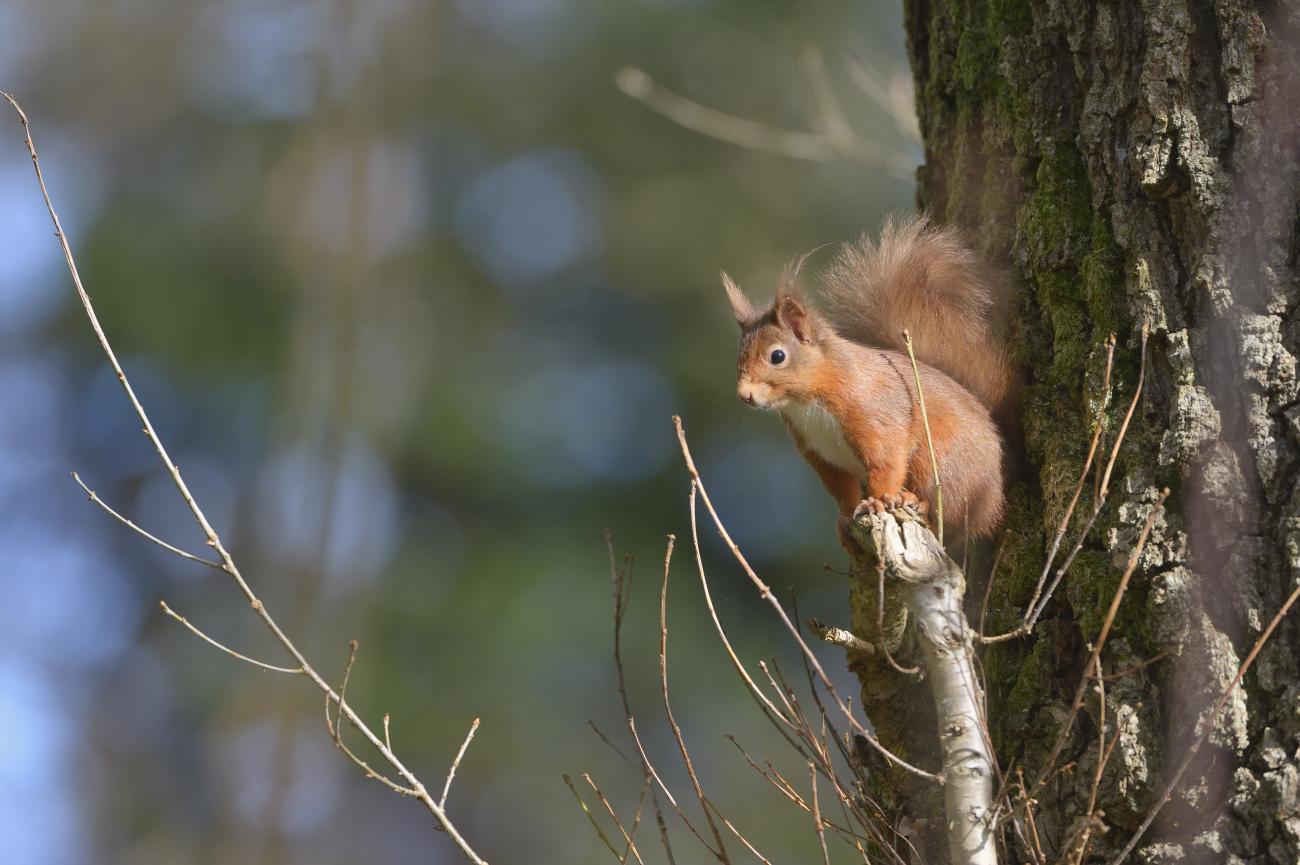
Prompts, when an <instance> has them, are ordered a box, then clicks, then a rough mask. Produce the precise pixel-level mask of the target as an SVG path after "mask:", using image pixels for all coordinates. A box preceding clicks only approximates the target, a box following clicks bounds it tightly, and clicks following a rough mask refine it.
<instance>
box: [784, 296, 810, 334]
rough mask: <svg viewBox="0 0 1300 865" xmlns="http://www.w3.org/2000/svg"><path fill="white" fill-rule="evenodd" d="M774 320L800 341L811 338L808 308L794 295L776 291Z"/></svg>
mask: <svg viewBox="0 0 1300 865" xmlns="http://www.w3.org/2000/svg"><path fill="white" fill-rule="evenodd" d="M776 320H777V321H778V322H780V324H781V326H782V327H785V328H787V329H788V330H789V331H790V332H791V333H793V334H794V338H795V339H797V340H799V341H800V342H808V341H809V340H810V339H811V338H812V320H811V317H810V316H809V315H808V309H807V308H806V307H805V306H804V305H803V303H802V301H800V299H799V298H798V297H796V296H795V295H793V294H790V293H788V292H784V291H777V294H776Z"/></svg>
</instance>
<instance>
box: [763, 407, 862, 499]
mask: <svg viewBox="0 0 1300 865" xmlns="http://www.w3.org/2000/svg"><path fill="white" fill-rule="evenodd" d="M781 414H782V415H784V416H785V419H786V420H787V421H789V423H790V426H791V427H792V428H793V429H794V431H795V432H797V433H798V434H799V438H800V439H802V440H803V443H804V445H805V446H806V447H807V448H808V449H809V450H811V451H813V452H814V453H816V454H817V455H818V456H820V457H821V458H822V459H824V460H826V462H828V463H830V464H831V465H833V466H836V467H837V468H841V469H844V470H845V471H848V472H850V473H852V474H854V475H857V476H858V477H859V478H861V479H862V480H866V476H867V470H866V467H865V466H863V465H862V462H861V461H860V460H859V459H858V457H857V455H856V454H855V453H854V452H853V448H851V447H849V444H848V442H847V441H845V439H844V433H843V432H842V431H841V430H840V424H839V421H837V420H835V416H834V415H832V414H831V413H830V412H828V411H827V410H826V409H824V408H822V406H821V405H820V404H818V403H795V402H791V403H787V404H786V405H784V406H782V407H781Z"/></svg>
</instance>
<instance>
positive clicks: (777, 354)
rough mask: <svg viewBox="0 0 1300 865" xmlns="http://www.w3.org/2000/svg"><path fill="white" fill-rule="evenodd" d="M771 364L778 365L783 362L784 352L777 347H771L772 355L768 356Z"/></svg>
mask: <svg viewBox="0 0 1300 865" xmlns="http://www.w3.org/2000/svg"><path fill="white" fill-rule="evenodd" d="M769 359H770V360H771V361H772V366H780V365H781V364H783V363H785V352H784V351H782V350H781V349H779V348H775V349H772V356H771V357H770V358H769Z"/></svg>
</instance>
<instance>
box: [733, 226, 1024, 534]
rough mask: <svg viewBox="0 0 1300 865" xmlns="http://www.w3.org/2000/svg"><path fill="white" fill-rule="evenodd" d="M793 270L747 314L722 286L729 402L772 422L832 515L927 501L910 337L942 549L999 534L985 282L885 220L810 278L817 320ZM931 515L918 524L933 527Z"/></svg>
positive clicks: (748, 306)
mask: <svg viewBox="0 0 1300 865" xmlns="http://www.w3.org/2000/svg"><path fill="white" fill-rule="evenodd" d="M798 270H799V268H798V265H795V266H792V268H790V269H788V270H787V271H786V274H785V275H784V276H783V277H782V279H781V281H780V282H779V283H778V286H777V291H776V298H775V300H774V301H773V302H772V304H771V306H768V307H766V308H762V309H758V308H755V307H754V305H753V304H752V303H751V302H750V301H749V299H748V298H747V297H746V296H745V295H744V293H743V292H742V291H741V290H740V288H739V287H738V286H737V285H736V284H735V283H734V282H732V280H731V278H730V277H728V276H727V275H726V274H725V273H724V274H722V282H723V286H724V287H725V288H726V290H727V297H728V298H729V299H730V301H731V306H732V310H733V311H734V312H735V315H736V321H737V322H739V323H740V329H741V333H742V336H741V341H740V354H739V357H738V359H737V361H736V366H737V371H738V373H739V376H738V377H739V382H738V384H737V389H736V390H737V395H738V396H739V397H740V399H741V401H742V402H745V403H747V404H748V405H750V406H753V407H755V408H759V409H765V410H770V411H776V412H777V413H779V414H780V415H781V418H782V419H783V420H784V421H785V424H786V427H787V428H788V429H789V431H790V435H791V437H792V438H793V439H794V442H795V446H796V447H798V449H799V452H800V453H802V454H803V456H804V458H805V459H806V460H807V461H808V463H809V464H810V465H811V466H812V467H813V469H814V470H815V471H816V472H817V475H818V477H820V478H821V481H822V484H824V485H825V487H826V489H827V491H828V492H829V493H830V494H831V495H832V496H833V497H834V498H835V501H836V503H837V504H838V506H839V511H840V516H841V526H842V525H843V520H844V519H846V518H852V517H853V516H855V515H856V514H858V513H861V510H862V509H863V508H865V507H872V508H875V509H880V508H882V507H887V508H893V507H897V506H898V505H900V504H903V503H905V502H906V503H910V504H918V505H919V506H920V508H921V510H925V509H926V508H925V503H927V502H930V501H932V500H933V496H934V477H933V472H932V470H931V464H930V452H929V448H928V446H927V444H926V434H925V427H924V425H923V423H922V419H921V412H920V406H919V403H918V401H917V395H916V384H915V378H914V377H913V373H912V364H911V360H910V359H909V358H908V356H907V355H906V354H905V353H903V352H904V351H905V349H904V342H903V329H904V328H907V329H908V330H909V331H910V333H911V335H912V342H913V348H914V351H915V353H916V357H917V360H918V366H919V369H920V378H921V386H922V389H923V391H924V396H925V404H926V412H927V414H928V415H929V421H930V431H931V435H932V438H933V440H934V450H935V454H936V459H937V462H938V466H939V478H940V480H941V481H942V483H943V511H944V524H945V533H946V536H947V539H951V540H960V539H962V538H964V537H986V536H989V535H991V534H993V533H994V532H995V531H996V530H997V529H998V527H999V525H1000V524H1001V521H1002V512H1003V505H1004V494H1003V462H1004V459H1003V439H1002V436H1001V434H1000V433H999V430H998V425H997V423H995V422H994V414H997V415H998V416H999V417H1007V416H1008V415H1009V413H1010V411H1011V410H1012V405H1011V403H1012V400H1013V398H1014V391H1015V382H1014V379H1013V372H1012V367H1011V364H1010V361H1009V359H1008V357H1007V353H1006V348H1005V343H1004V341H1003V340H1002V339H1001V338H1000V334H999V333H998V328H997V324H998V323H999V318H1000V310H999V309H998V307H999V303H998V301H999V300H1000V298H998V297H996V296H995V293H994V286H995V285H996V284H997V283H996V281H995V280H993V279H990V278H989V276H987V275H986V274H985V272H984V269H983V267H982V266H981V264H980V261H979V258H978V256H977V255H976V254H975V253H974V252H973V251H971V250H970V248H969V247H968V246H966V244H965V243H964V242H963V241H962V239H961V237H960V235H959V234H958V233H957V232H956V231H955V230H954V229H951V228H945V227H939V226H936V225H934V224H933V223H932V222H931V221H930V220H929V219H928V218H927V217H925V216H912V217H907V218H903V219H898V220H895V219H892V218H891V219H887V220H886V222H885V224H884V227H883V229H882V231H881V235H880V241H879V243H873V242H872V241H871V240H870V239H869V238H868V237H866V236H864V237H863V238H862V239H861V240H860V241H859V242H858V243H856V244H846V245H845V246H844V247H843V248H841V250H840V251H839V254H838V255H837V256H836V257H835V259H834V261H833V263H832V264H831V265H830V267H829V268H828V269H827V270H826V271H825V273H824V274H823V278H822V280H821V282H822V291H821V296H822V299H823V301H824V303H823V306H824V309H825V311H824V312H819V311H817V310H816V309H815V308H813V307H812V306H811V305H810V304H809V303H808V301H807V299H806V298H805V297H804V295H803V294H802V292H801V291H800V290H799V288H798V287H797V286H796V284H795V280H796V278H797V276H798ZM935 516H936V515H935V514H934V512H933V509H931V510H930V518H931V520H933V519H934V518H935Z"/></svg>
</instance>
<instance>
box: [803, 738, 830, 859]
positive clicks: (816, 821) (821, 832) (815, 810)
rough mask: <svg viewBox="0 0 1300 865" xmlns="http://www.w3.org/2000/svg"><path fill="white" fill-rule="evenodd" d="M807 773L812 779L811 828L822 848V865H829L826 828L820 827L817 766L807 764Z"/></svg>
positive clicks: (820, 813) (820, 812) (820, 815)
mask: <svg viewBox="0 0 1300 865" xmlns="http://www.w3.org/2000/svg"><path fill="white" fill-rule="evenodd" d="M808 775H809V777H810V778H811V780H812V816H813V828H814V829H815V830H816V831H817V842H818V843H819V844H821V848H822V865H831V854H830V853H829V852H828V851H827V850H826V830H825V829H823V828H822V808H821V804H820V802H819V801H818V799H817V767H816V766H815V765H813V764H812V763H809V764H808Z"/></svg>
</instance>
